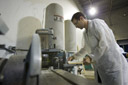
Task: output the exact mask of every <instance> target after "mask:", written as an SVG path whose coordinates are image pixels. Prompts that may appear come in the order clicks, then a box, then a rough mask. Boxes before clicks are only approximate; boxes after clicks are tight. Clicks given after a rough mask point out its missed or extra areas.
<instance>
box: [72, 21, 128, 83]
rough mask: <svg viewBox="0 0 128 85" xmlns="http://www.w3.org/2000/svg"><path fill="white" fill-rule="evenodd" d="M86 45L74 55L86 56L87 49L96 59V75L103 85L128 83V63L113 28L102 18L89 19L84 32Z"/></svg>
mask: <svg viewBox="0 0 128 85" xmlns="http://www.w3.org/2000/svg"><path fill="white" fill-rule="evenodd" d="M83 35H84V39H85V45H84V47H83V48H81V50H80V51H79V52H77V53H76V54H74V57H75V58H77V57H80V56H85V55H86V53H87V51H88V53H89V55H90V57H91V58H92V59H93V60H94V61H95V66H94V67H95V75H96V80H97V73H98V74H99V76H100V78H101V81H102V85H128V81H127V79H128V63H127V61H126V59H125V57H124V56H123V55H122V53H121V51H120V47H119V46H118V44H117V43H116V40H115V37H114V35H113V32H112V30H111V29H110V28H109V27H108V25H107V24H106V23H105V22H104V21H103V20H101V19H94V20H89V23H88V29H87V30H85V31H84V33H83Z"/></svg>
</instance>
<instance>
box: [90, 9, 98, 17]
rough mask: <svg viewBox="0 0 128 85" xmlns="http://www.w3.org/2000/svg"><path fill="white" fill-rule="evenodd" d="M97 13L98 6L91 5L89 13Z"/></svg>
mask: <svg viewBox="0 0 128 85" xmlns="http://www.w3.org/2000/svg"><path fill="white" fill-rule="evenodd" d="M96 13H97V10H96V8H95V7H90V9H89V14H90V15H92V16H93V15H95V14H96Z"/></svg>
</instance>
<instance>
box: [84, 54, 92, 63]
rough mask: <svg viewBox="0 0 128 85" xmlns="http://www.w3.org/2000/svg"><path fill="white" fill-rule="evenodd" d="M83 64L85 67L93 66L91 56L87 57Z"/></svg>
mask: <svg viewBox="0 0 128 85" xmlns="http://www.w3.org/2000/svg"><path fill="white" fill-rule="evenodd" d="M83 64H84V65H88V64H91V58H90V57H89V56H86V57H85V58H84V59H83Z"/></svg>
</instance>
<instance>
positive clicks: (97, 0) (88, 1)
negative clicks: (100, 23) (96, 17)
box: [76, 0, 128, 15]
mask: <svg viewBox="0 0 128 85" xmlns="http://www.w3.org/2000/svg"><path fill="white" fill-rule="evenodd" d="M76 1H77V2H78V4H79V5H80V7H82V10H83V12H84V13H85V14H87V15H88V9H89V7H90V6H94V7H96V8H97V10H98V14H103V13H106V12H110V11H113V10H117V9H120V8H123V7H126V6H128V0H76Z"/></svg>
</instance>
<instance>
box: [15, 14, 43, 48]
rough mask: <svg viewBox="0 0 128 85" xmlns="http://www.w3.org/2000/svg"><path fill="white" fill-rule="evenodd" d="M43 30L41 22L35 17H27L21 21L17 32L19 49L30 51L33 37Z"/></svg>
mask: <svg viewBox="0 0 128 85" xmlns="http://www.w3.org/2000/svg"><path fill="white" fill-rule="evenodd" d="M39 28H41V22H40V21H39V20H38V19H37V18H35V17H31V16H30V17H25V18H23V19H21V20H20V21H19V24H18V32H17V43H16V48H17V49H29V46H30V44H31V40H32V35H33V34H34V33H35V31H36V29H39Z"/></svg>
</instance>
